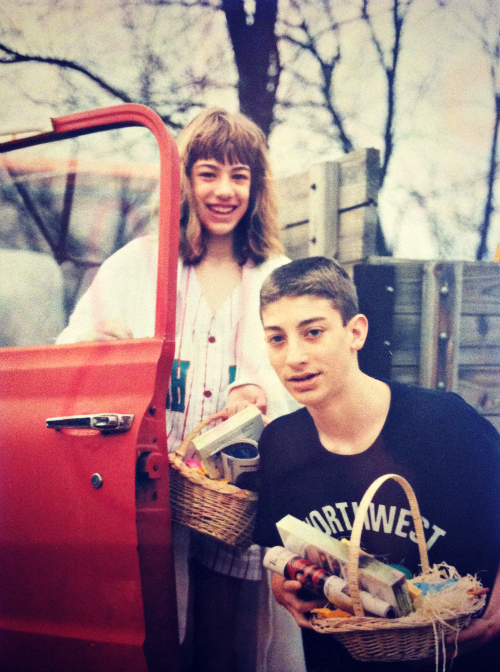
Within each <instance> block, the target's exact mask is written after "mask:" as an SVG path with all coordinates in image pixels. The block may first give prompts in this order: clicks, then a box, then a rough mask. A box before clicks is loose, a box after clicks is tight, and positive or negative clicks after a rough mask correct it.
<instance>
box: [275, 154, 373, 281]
mask: <svg viewBox="0 0 500 672" xmlns="http://www.w3.org/2000/svg"><path fill="white" fill-rule="evenodd" d="M379 170H380V156H379V151H378V150H376V149H361V150H358V151H355V152H351V153H350V154H346V155H345V156H343V157H341V158H340V159H339V160H338V161H326V162H323V163H318V164H314V165H313V166H311V167H310V168H309V170H307V171H305V172H303V173H299V174H297V175H292V176H291V177H288V178H285V179H282V180H277V181H276V186H277V189H278V193H279V197H280V222H281V226H282V230H283V238H284V243H285V248H286V253H287V254H288V256H289V257H290V258H292V259H299V258H301V257H307V256H315V255H324V256H327V257H334V258H336V259H338V260H339V261H340V262H341V263H342V264H343V265H344V266H346V268H348V269H351V268H352V267H353V266H354V264H355V263H358V262H359V261H362V260H364V259H367V258H368V257H369V256H370V255H373V254H374V253H375V236H376V230H377V195H378V187H379Z"/></svg>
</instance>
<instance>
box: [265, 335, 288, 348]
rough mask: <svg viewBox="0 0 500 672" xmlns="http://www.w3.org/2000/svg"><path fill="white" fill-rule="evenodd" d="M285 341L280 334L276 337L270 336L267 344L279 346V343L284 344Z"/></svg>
mask: <svg viewBox="0 0 500 672" xmlns="http://www.w3.org/2000/svg"><path fill="white" fill-rule="evenodd" d="M283 340H284V339H283V336H281V335H280V334H276V335H275V336H270V337H269V338H268V339H267V342H268V343H271V345H274V344H277V343H282V342H283Z"/></svg>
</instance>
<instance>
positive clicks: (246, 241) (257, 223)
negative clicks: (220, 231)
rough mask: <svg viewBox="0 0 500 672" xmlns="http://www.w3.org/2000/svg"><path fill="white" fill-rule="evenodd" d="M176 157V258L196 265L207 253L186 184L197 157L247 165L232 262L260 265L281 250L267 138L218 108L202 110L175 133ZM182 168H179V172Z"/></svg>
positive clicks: (245, 121) (238, 116)
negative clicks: (178, 215) (178, 207)
mask: <svg viewBox="0 0 500 672" xmlns="http://www.w3.org/2000/svg"><path fill="white" fill-rule="evenodd" d="M177 146H178V149H179V155H180V159H181V232H180V234H181V235H180V250H179V253H180V256H181V258H182V259H183V260H184V263H187V264H197V263H199V262H200V261H201V260H202V259H203V257H204V256H205V254H206V251H207V237H206V231H205V229H204V227H203V226H201V223H200V221H199V219H198V216H197V214H196V209H195V207H194V195H193V189H192V185H191V173H192V169H193V165H194V164H195V163H196V161H198V160H199V159H215V160H216V161H219V162H220V163H224V162H228V163H242V164H245V165H247V166H249V167H250V171H251V185H250V200H249V204H248V208H247V211H246V213H245V214H244V215H243V217H242V218H241V220H240V221H239V223H238V225H237V226H236V228H235V230H234V233H233V251H234V256H235V259H236V260H237V261H238V263H240V264H242V265H243V264H244V263H245V262H246V261H247V260H248V259H251V260H252V261H253V262H254V263H255V264H260V263H262V262H263V261H264V260H265V259H267V258H268V257H269V255H270V254H272V253H276V254H278V253H281V252H283V246H282V244H281V241H280V228H279V225H278V207H277V196H276V191H275V188H274V183H273V178H272V175H271V170H270V167H269V162H268V158H267V146H266V139H265V136H264V134H263V133H262V131H261V130H260V129H259V127H258V126H256V125H255V124H254V123H253V121H250V119H248V118H247V117H245V116H244V115H243V114H231V113H229V112H226V111H225V110H223V109H220V108H217V107H211V108H207V109H206V110H203V111H202V112H200V114H198V116H196V117H195V118H194V119H193V120H192V121H191V122H190V123H189V124H188V125H187V126H186V127H185V128H184V129H183V130H182V132H181V133H180V135H179V138H178V140H177ZM182 168H183V170H182Z"/></svg>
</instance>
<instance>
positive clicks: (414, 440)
mask: <svg viewBox="0 0 500 672" xmlns="http://www.w3.org/2000/svg"><path fill="white" fill-rule="evenodd" d="M388 384H389V385H390V388H391V405H390V409H389V414H388V417H387V419H386V422H385V424H384V427H383V429H382V432H381V434H380V436H379V438H378V440H377V441H376V442H375V443H374V445H373V446H371V447H370V448H369V449H368V450H366V451H364V452H363V453H360V454H358V455H349V456H346V455H337V454H334V453H331V452H329V451H327V450H325V448H324V447H323V446H322V445H321V443H320V441H319V437H318V432H317V430H316V427H315V425H314V422H313V420H312V418H311V416H310V414H309V412H308V411H307V409H305V408H303V409H300V410H299V411H296V412H295V413H293V414H290V415H287V416H284V417H282V418H278V419H277V420H275V421H274V422H272V423H271V424H270V425H269V426H268V427H266V428H265V430H264V432H263V434H262V437H261V441H260V444H259V451H260V454H261V479H262V483H261V490H260V494H259V503H258V509H257V520H256V528H255V533H254V540H255V541H256V542H257V543H259V544H261V545H263V546H275V545H281V539H280V537H279V534H278V532H277V530H276V525H275V524H276V522H277V521H279V520H280V519H281V518H283V517H284V516H285V515H287V514H291V515H293V516H295V517H297V518H299V519H301V520H304V521H306V522H308V523H309V524H311V525H314V526H315V527H318V528H319V529H321V530H323V531H325V532H327V533H329V534H332V535H333V536H335V537H337V538H342V537H349V536H350V527H351V526H352V522H353V520H354V515H355V511H356V508H357V505H358V504H359V502H360V501H361V498H362V497H363V495H364V493H365V491H366V490H367V488H368V487H369V486H370V485H371V483H372V482H373V481H374V480H375V479H376V478H378V477H379V476H381V475H384V474H387V473H396V474H399V475H400V476H403V477H404V478H406V479H407V480H408V482H409V483H410V484H411V486H412V488H413V489H414V491H415V494H416V497H417V501H418V503H419V507H420V512H421V515H422V518H423V522H424V531H425V536H426V541H427V546H428V553H429V562H430V564H431V565H433V564H434V563H440V562H443V561H445V562H447V563H448V564H449V565H452V566H454V567H456V568H457V570H458V571H459V572H460V574H462V575H463V574H467V573H471V574H476V573H477V574H478V576H479V578H480V579H481V581H482V583H483V584H484V585H485V586H492V585H493V583H494V580H495V575H496V570H497V567H498V564H499V561H500V437H499V435H498V433H497V432H496V430H495V429H494V427H493V426H492V425H491V424H490V423H488V422H487V421H486V420H485V419H484V418H482V417H481V416H480V415H479V414H478V413H477V412H476V411H475V410H474V409H472V408H471V407H470V406H468V405H467V404H466V403H465V402H464V401H463V400H462V399H461V398H460V397H459V396H458V395H455V394H447V393H442V392H434V391H431V390H422V389H418V388H412V387H409V386H406V385H402V384H399V383H394V382H390V383H388ZM361 542H362V547H363V548H364V549H365V550H366V551H368V552H369V553H372V554H374V555H376V556H377V557H379V558H380V559H381V560H384V561H387V562H389V563H391V564H400V565H404V566H405V567H407V568H408V569H409V570H410V571H411V572H412V573H413V574H418V573H419V554H418V547H417V544H416V538H415V534H414V528H413V521H412V518H411V515H410V512H409V504H408V502H407V499H406V496H405V494H404V492H403V490H402V488H401V486H400V485H399V484H397V483H396V482H394V481H388V482H386V483H385V484H383V485H382V486H381V488H380V490H379V491H378V493H377V494H376V496H375V497H374V499H373V503H372V506H371V507H370V511H369V514H368V517H367V521H366V522H365V527H364V529H363V535H362V539H361ZM305 637H306V639H307V640H309V639H311V640H312V641H314V642H316V643H315V645H314V651H316V652H317V651H319V650H323V649H325V647H326V651H327V654H325V655H326V658H327V659H329V658H332V661H335V662H332V669H333V667H335V668H337V669H338V664H339V663H340V661H339V659H338V656H340V655H341V652H340V651H339V650H338V646H337V644H336V640H334V639H333V637H329V636H328V635H317V633H314V632H310V631H305ZM318 638H319V639H318ZM335 650H336V653H334V651H335ZM328 652H330V653H329V654H328ZM484 653H485V652H483V653H482V654H481V655H483V654H484ZM307 654H308V651H307V647H306V655H307ZM497 654H498V652H497ZM310 657H311V652H310V651H309V658H310ZM474 658H475V660H476V661H478V660H479V654H476V655H475V657H474ZM342 660H343V663H342V664H344V662H345V661H344V658H343V657H342ZM351 660H352V659H350V657H348V659H347V661H348V662H349V664H350V661H351ZM459 660H461V659H457V660H456V661H455V662H454V669H456V670H459V669H460V670H462V669H464V670H468V668H467V667H462V665H463V664H464V663H465V658H463V657H462V662H461V665H460V667H459V666H458V662H459ZM499 660H500V659H498V658H496V663H497V664H496V665H495V668H494V669H495V670H496V669H497V667H498V661H499ZM328 664H329V663H328ZM482 664H483V663H482ZM484 664H486V663H484ZM353 665H354V663H353ZM384 665H386V666H387V667H386V669H392V667H391V666H390V665H389V666H388V664H384ZM321 669H329V667H328V666H327V667H324V668H321ZM348 669H349V670H351V669H352V670H354V669H357V668H356V667H355V666H354V667H352V668H351V667H348ZM362 669H363V670H367V671H368V670H372V667H371V664H367V663H364V664H363V666H362ZM376 669H378V668H377V667H376V666H375V667H373V670H374V671H375V670H376ZM470 669H471V672H472V670H473V669H474V670H475V669H477V670H479V669H480V668H478V667H477V666H476V667H475V668H473V667H471V668H470ZM481 669H482V670H486V669H490V668H489V667H483V668H481ZM491 669H493V668H491Z"/></svg>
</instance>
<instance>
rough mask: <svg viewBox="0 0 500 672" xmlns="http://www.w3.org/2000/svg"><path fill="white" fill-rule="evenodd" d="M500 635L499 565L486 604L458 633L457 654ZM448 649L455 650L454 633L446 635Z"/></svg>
mask: <svg viewBox="0 0 500 672" xmlns="http://www.w3.org/2000/svg"><path fill="white" fill-rule="evenodd" d="M499 635H500V567H499V569H498V572H497V576H496V579H495V583H494V585H493V589H492V591H491V595H490V598H489V600H488V605H487V607H486V610H485V612H484V614H483V616H482V617H481V618H477V619H475V620H473V621H472V623H471V624H470V625H469V626H468V627H467V628H464V630H462V631H461V633H460V634H459V635H458V640H457V641H458V654H459V655H460V654H463V653H468V652H469V651H473V650H474V649H477V648H479V647H481V646H484V645H485V644H488V643H489V642H491V641H492V640H493V639H495V637H498V636H499ZM447 644H448V645H449V648H450V651H451V650H453V652H454V651H455V635H453V636H450V637H448V639H447Z"/></svg>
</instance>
